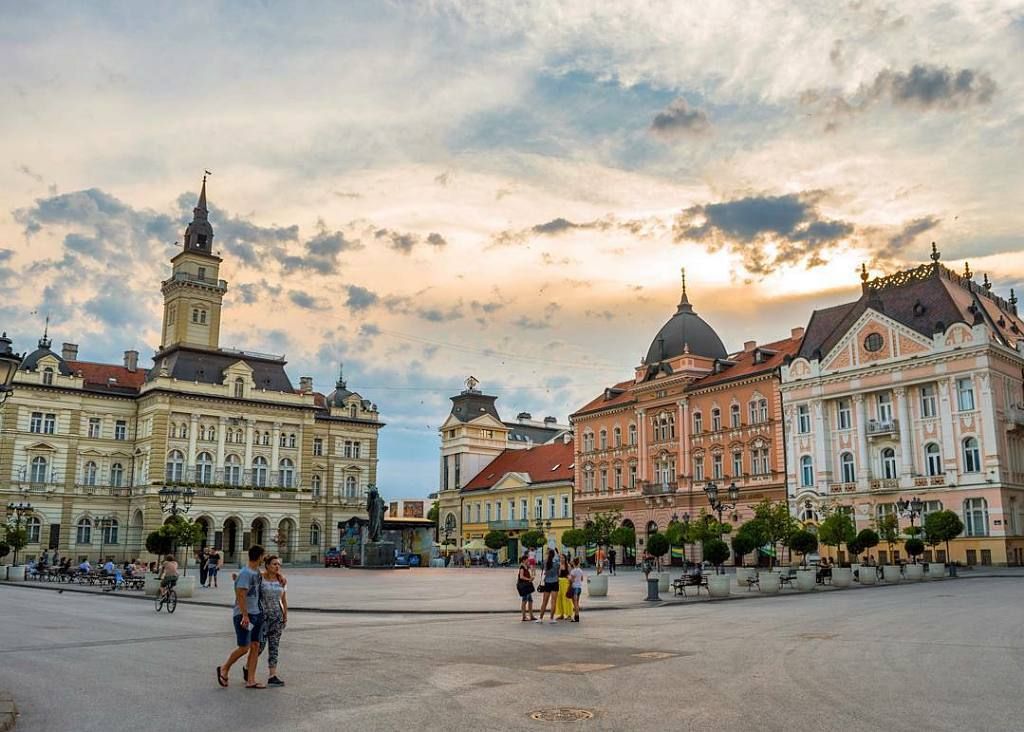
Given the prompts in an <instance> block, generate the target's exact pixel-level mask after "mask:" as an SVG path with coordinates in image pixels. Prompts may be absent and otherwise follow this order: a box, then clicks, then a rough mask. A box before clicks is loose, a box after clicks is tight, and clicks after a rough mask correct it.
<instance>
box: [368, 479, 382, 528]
mask: <svg viewBox="0 0 1024 732" xmlns="http://www.w3.org/2000/svg"><path fill="white" fill-rule="evenodd" d="M366 513H367V516H368V517H369V519H370V525H369V527H368V529H367V534H368V540H369V541H380V532H381V530H382V528H383V525H384V499H383V498H381V497H380V493H378V492H377V486H375V485H371V486H370V489H369V491H367V493H366Z"/></svg>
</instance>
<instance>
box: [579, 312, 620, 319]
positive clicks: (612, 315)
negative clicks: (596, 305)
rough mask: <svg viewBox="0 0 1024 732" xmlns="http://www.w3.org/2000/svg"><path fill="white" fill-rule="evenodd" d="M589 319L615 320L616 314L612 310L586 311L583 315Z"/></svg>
mask: <svg viewBox="0 0 1024 732" xmlns="http://www.w3.org/2000/svg"><path fill="white" fill-rule="evenodd" d="M583 314H584V315H585V316H586V317H588V318H593V319H595V320H615V313H613V312H612V311H611V310H600V311H597V310H586V311H584V313H583Z"/></svg>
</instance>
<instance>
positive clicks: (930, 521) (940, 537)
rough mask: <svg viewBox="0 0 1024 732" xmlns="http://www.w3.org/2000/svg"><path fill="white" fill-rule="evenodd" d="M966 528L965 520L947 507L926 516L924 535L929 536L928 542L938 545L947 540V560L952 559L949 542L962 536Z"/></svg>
mask: <svg viewBox="0 0 1024 732" xmlns="http://www.w3.org/2000/svg"><path fill="white" fill-rule="evenodd" d="M963 530H964V522H963V521H961V520H960V517H959V516H957V515H956V513H955V512H953V511H950V510H949V509H946V510H944V511H936V512H935V513H930V514H928V515H927V516H925V518H924V535H925V536H927V537H928V543H929V544H931V545H932V546H936V545H938V544H940V543H942V542H946V561H947V562H948V561H950V557H949V542H950V540H951V539H955V538H956V537H958V536H960V534H962V533H963Z"/></svg>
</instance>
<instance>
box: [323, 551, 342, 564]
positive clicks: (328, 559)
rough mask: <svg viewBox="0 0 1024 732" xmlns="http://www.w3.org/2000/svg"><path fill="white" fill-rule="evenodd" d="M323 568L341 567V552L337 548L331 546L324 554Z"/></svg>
mask: <svg viewBox="0 0 1024 732" xmlns="http://www.w3.org/2000/svg"><path fill="white" fill-rule="evenodd" d="M324 566H325V567H341V566H342V563H341V551H339V550H338V547H336V546H332V547H331V548H330V549H328V550H327V551H326V552H325V553H324Z"/></svg>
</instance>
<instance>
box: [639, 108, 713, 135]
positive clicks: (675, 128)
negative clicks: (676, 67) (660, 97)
mask: <svg viewBox="0 0 1024 732" xmlns="http://www.w3.org/2000/svg"><path fill="white" fill-rule="evenodd" d="M650 129H651V132H653V133H654V134H655V135H657V136H658V137H661V138H665V139H678V138H680V137H684V136H687V135H702V134H704V133H705V132H708V131H709V130H710V129H711V122H710V121H709V120H708V115H707V113H706V112H705V111H704V110H702V109H693V108H691V107H690V105H689V104H687V103H686V100H685V99H682V98H680V99H676V100H675V101H674V102H672V103H671V104H670V105H668V107H667V108H666V109H665V110H664V111H661V112H658V114H656V115H655V116H654V119H653V120H651V128H650Z"/></svg>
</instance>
